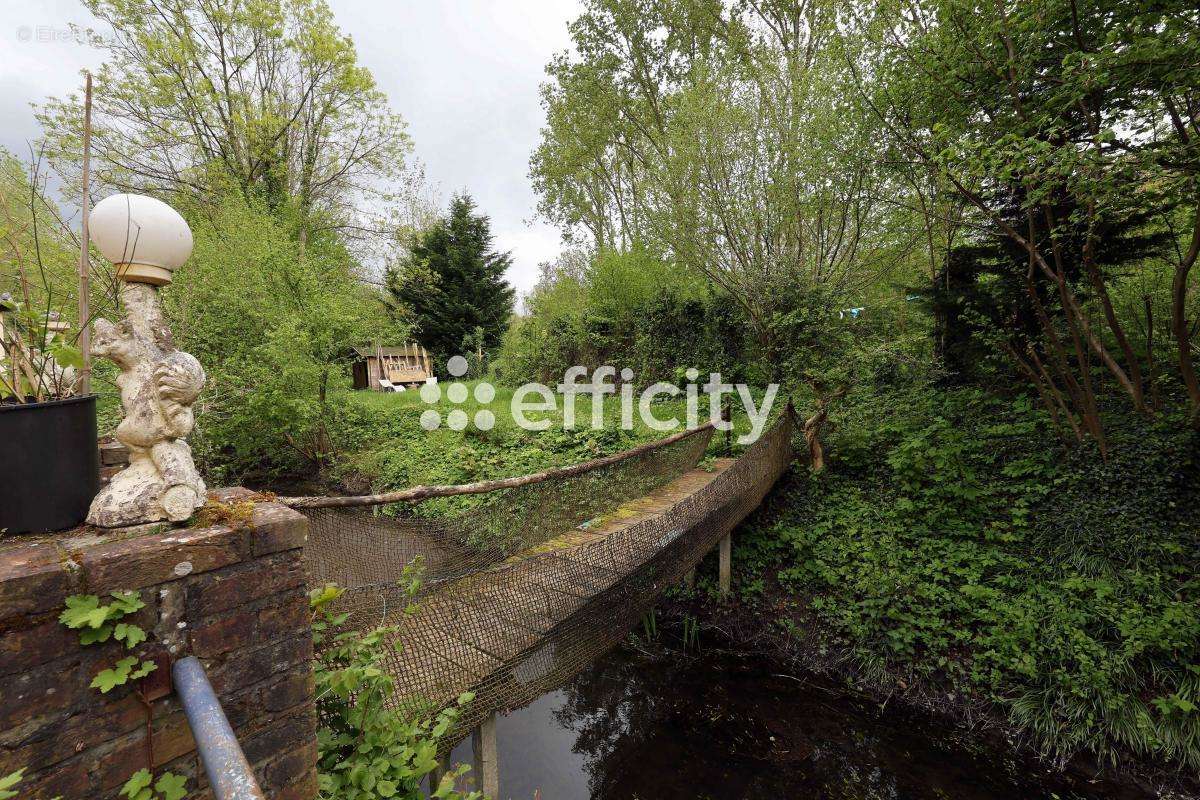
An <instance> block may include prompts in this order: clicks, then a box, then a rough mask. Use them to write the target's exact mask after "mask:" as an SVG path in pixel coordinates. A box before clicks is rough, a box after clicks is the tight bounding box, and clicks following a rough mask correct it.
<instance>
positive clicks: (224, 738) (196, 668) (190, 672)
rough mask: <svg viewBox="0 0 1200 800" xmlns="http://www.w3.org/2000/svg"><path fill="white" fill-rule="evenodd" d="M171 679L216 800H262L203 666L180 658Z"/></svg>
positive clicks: (259, 790) (193, 659)
mask: <svg viewBox="0 0 1200 800" xmlns="http://www.w3.org/2000/svg"><path fill="white" fill-rule="evenodd" d="M171 678H172V679H173V682H174V684H175V691H176V692H177V693H178V694H179V700H180V702H181V703H183V713H184V714H186V715H187V720H188V725H190V726H191V728H192V737H193V738H194V739H195V740H196V749H197V750H198V751H199V752H200V760H201V761H202V762H203V763H204V772H205V774H207V775H208V782H209V785H210V786H211V787H212V791H213V796H214V797H215V798H216V800H266V796H265V795H264V794H263V791H262V789H260V788H259V787H258V781H257V780H255V778H254V772H253V770H251V769H250V762H249V761H247V760H246V754H245V753H243V752H242V746H241V745H239V744H238V740H237V737H236V736H235V735H234V733H233V728H232V727H230V725H229V720H228V719H226V718H225V711H224V710H223V709H222V708H221V701H220V700H218V699H217V695H216V692H214V691H213V688H212V684H211V683H209V682H208V675H206V674H205V672H204V666H203V665H202V664H201V663H200V662H199V660H197V659H196V658H195V656H188V657H187V658H181V659H179V660H178V661H176V662H175V665H174V666H173V667H171Z"/></svg>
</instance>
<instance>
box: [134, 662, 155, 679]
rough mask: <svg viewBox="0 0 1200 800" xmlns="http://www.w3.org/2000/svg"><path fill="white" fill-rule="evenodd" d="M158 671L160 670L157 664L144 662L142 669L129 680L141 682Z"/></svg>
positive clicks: (138, 669) (137, 670)
mask: <svg viewBox="0 0 1200 800" xmlns="http://www.w3.org/2000/svg"><path fill="white" fill-rule="evenodd" d="M156 669H158V664H155V663H154V662H153V661H143V662H142V665H141V666H140V667H138V668H137V669H136V670H135V671H133V672H131V673H130V674H129V680H131V681H136V680H141V679H142V678H144V677H146V676H147V675H149V674H150V673H151V672H154V670H156Z"/></svg>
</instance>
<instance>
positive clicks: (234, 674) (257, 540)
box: [0, 490, 316, 800]
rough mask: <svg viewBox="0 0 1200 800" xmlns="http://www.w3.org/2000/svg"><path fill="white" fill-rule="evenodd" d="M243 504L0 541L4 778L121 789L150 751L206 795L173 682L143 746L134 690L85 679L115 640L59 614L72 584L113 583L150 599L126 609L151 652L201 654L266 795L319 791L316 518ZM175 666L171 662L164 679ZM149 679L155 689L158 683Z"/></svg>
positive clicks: (152, 708)
mask: <svg viewBox="0 0 1200 800" xmlns="http://www.w3.org/2000/svg"><path fill="white" fill-rule="evenodd" d="M220 494H221V499H222V500H224V501H226V502H246V501H247V500H248V498H250V497H252V496H251V495H250V494H249V493H248V492H245V491H244V490H229V491H226V492H223V493H220ZM242 510H245V511H248V510H249V507H248V506H244V507H242ZM247 516H249V519H248V520H246V521H242V522H220V523H218V524H214V525H211V526H209V527H203V528H190V529H178V528H162V527H159V528H156V529H149V530H144V531H142V532H140V533H130V532H125V533H112V532H103V533H101V532H98V531H96V530H94V529H81V530H79V531H75V532H72V533H70V534H65V535H58V536H55V537H39V538H36V539H32V538H29V537H7V538H0V776H3V775H6V774H8V773H9V772H12V771H14V770H16V769H18V768H21V767H25V768H26V772H25V776H26V779H25V780H24V781H23V782H22V783H21V785H20V789H21V790H22V791H21V793H20V795H19V796H20V797H21V798H22V800H25V799H26V798H29V800H33V799H34V798H51V797H54V796H55V795H61V796H62V797H63V798H64V800H75V799H76V798H88V800H92V798H115V797H116V796H117V791H118V790H119V789H120V787H121V785H122V784H123V783H124V782H125V780H126V779H127V778H128V777H129V776H130V775H131V774H133V773H134V772H136V771H137V770H138V769H141V768H143V767H145V766H147V763H148V761H149V760H150V756H151V750H152V751H153V762H154V771H155V773H156V774H157V773H158V772H161V771H162V770H165V769H170V770H172V771H174V772H175V773H177V774H185V775H187V776H189V781H188V788H189V790H190V791H191V797H193V798H207V797H211V793H210V792H208V791H207V788H206V787H207V781H206V780H205V779H204V772H203V769H202V767H201V766H200V764H199V760H198V756H197V755H196V752H195V747H194V743H193V741H192V736H191V733H190V731H189V729H188V725H187V721H186V719H185V717H184V715H183V712H182V710H181V708H180V706H179V703H178V702H177V700H176V698H175V697H174V696H173V694H172V695H168V696H166V697H163V698H160V699H157V700H153V701H152V702H150V703H149V704H148V705H149V730H151V731H152V733H151V734H150V742H149V743H150V745H151V747H147V730H148V723H147V716H148V715H147V704H145V703H144V702H143V700H142V698H141V697H140V696H139V693H138V692H136V691H134V688H133V687H131V686H123V687H118V688H116V689H114V690H113V691H111V692H110V693H108V694H107V695H102V694H100V692H99V690H98V689H92V688H89V686H88V684H89V683H90V682H91V680H92V678H93V677H94V676H95V674H96V673H97V672H99V671H100V670H102V669H104V668H106V667H110V666H112V665H113V663H115V662H116V661H117V660H118V659H119V658H121V657H122V656H123V655H124V650H123V648H122V646H121V645H118V644H116V643H112V642H110V643H107V644H104V645H91V646H89V647H82V646H80V644H79V640H78V634H77V633H76V632H75V631H71V630H68V629H66V628H65V627H63V626H62V625H60V624H59V623H58V621H57V617H58V614H59V612H60V611H61V610H62V608H63V601H64V599H65V598H66V597H67V596H68V595H71V594H96V595H101V596H103V595H105V594H107V593H108V592H110V591H112V590H118V589H119V590H137V591H140V592H141V597H142V600H143V601H144V602H145V603H146V608H144V609H142V610H141V611H140V612H138V614H137V615H136V618H134V619H133V620H132V621H134V622H136V623H137V624H139V625H141V627H142V628H144V629H145V630H146V631H147V633H148V634H149V636H150V641H149V642H147V643H146V644H145V645H143V646H142V648H140V651H144V655H148V656H158V657H162V658H164V659H165V658H166V656H167V653H168V651H173V652H172V655H177V656H182V655H189V654H191V655H195V656H197V657H199V658H200V660H201V661H202V662H203V663H204V666H205V668H206V669H207V671H208V675H209V679H210V680H211V681H212V684H213V688H214V689H215V690H216V692H217V695H218V696H219V697H220V699H221V703H222V705H223V706H224V707H225V713H226V714H227V715H228V717H229V721H230V723H231V724H232V725H233V727H234V730H235V731H236V732H237V736H238V741H240V742H241V744H242V748H243V749H244V750H245V753H246V756H247V757H248V759H249V760H250V762H251V763H252V764H253V765H254V767H255V771H256V773H257V775H258V778H259V781H260V782H261V785H262V788H263V790H264V791H265V793H266V795H267V797H269V798H275V799H276V800H311V798H314V797H315V796H316V772H315V765H316V716H315V711H314V706H313V678H312V665H311V657H312V635H311V630H310V628H309V615H308V603H307V597H306V594H305V588H304V563H303V558H302V553H303V550H302V547H303V545H304V542H305V538H306V536H307V531H308V523H307V521H306V520H305V519H304V517H303V516H301V515H299V514H297V513H296V512H294V511H291V510H290V509H287V508H285V507H283V506H280V505H277V504H273V503H256V504H255V505H254V506H253V511H252V514H247ZM167 675H169V667H167V665H166V661H165V660H164V662H163V666H161V667H160V669H159V671H158V676H157V677H160V678H166V677H167ZM155 677H156V676H153V675H152V676H151V678H150V679H148V680H149V681H152V680H153V679H154V678H155ZM165 683H166V685H167V686H169V680H168V681H165ZM142 688H144V689H145V690H146V691H147V692H149V693H151V694H152V688H151V684H149V683H148V684H146V685H144V686H143V687H142Z"/></svg>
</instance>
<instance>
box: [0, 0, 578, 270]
mask: <svg viewBox="0 0 1200 800" xmlns="http://www.w3.org/2000/svg"><path fill="white" fill-rule="evenodd" d="M329 1H330V5H331V6H332V7H333V11H334V15H335V16H336V18H337V21H338V24H339V25H340V26H341V28H342V30H343V31H345V32H347V33H349V34H350V35H351V36H352V37H353V38H354V43H355V45H356V46H357V48H358V54H359V59H360V60H361V62H362V63H363V64H365V65H366V66H367V67H369V68H370V70H371V72H372V73H374V75H375V78H376V80H378V81H379V85H380V87H381V88H382V89H383V90H384V91H385V92H387V95H388V98H389V99H390V100H391V104H392V107H393V108H394V109H396V110H397V111H399V112H400V114H401V115H403V116H404V118H405V119H406V120H407V121H408V124H409V133H410V134H411V136H412V138H413V143H414V146H415V155H416V156H417V157H418V158H419V159H421V160H422V161H423V162H424V163H425V165H426V171H427V174H428V177H429V180H430V182H431V183H433V184H434V185H436V186H437V187H438V188H439V190H440V193H441V195H442V196H443V198H445V199H447V200H448V199H449V196H450V195H451V194H453V193H454V192H457V191H460V190H464V189H465V190H467V191H469V192H470V193H471V194H472V195H474V197H475V199H476V200H477V201H478V203H479V206H480V208H481V209H482V210H483V211H484V212H485V213H487V214H489V215H490V216H491V218H492V228H493V231H494V232H495V234H496V242H497V246H498V247H499V248H500V249H504V250H511V251H512V254H513V259H514V264H513V267H512V269H511V270H510V271H509V275H508V277H509V280H510V281H511V282H512V283H513V284H514V285H515V286H516V287H517V288H518V289H519V290H520V291H521V292H522V293H524V292H526V291H528V290H529V288H530V287H532V286H533V283H534V281H535V280H536V279H537V265H538V264H539V263H541V262H543V261H547V260H550V259H552V258H553V257H554V256H555V255H556V254H557V253H558V251H559V248H560V245H559V236H558V233H557V231H555V230H554V229H553V228H550V227H549V226H547V225H544V224H542V223H540V222H534V221H533V217H534V206H535V203H536V199H535V197H534V195H533V192H532V190H531V189H530V185H529V178H528V175H527V173H528V171H529V155H530V153H531V152H532V151H533V148H534V147H535V146H536V144H537V136H538V129H539V128H540V127H541V125H542V121H543V115H542V109H541V106H540V105H539V103H538V85H539V84H540V83H541V82H542V80H543V78H544V71H543V70H544V67H545V65H546V63H547V62H548V61H549V60H550V57H551V56H552V55H553V54H554V53H555V52H557V51H559V50H563V49H565V48H566V47H567V46H568V44H569V37H568V33H567V23H568V22H569V21H570V20H571V19H572V18H573V17H574V16H575V15H576V14H577V13H578V11H579V4H578V3H577V2H575V0H329ZM89 19H90V17H89V15H88V14H87V12H86V11H85V10H84V9H83V7H82V6H81V5H80V4H79V3H78V2H77V0H0V145H3V146H4V147H7V148H8V149H9V150H12V151H13V152H15V153H17V154H18V155H24V154H25V153H26V152H27V150H26V142H27V141H28V140H31V139H33V138H36V137H37V135H38V126H37V121H36V120H35V119H34V118H33V112H32V110H31V109H30V106H29V104H30V102H33V101H41V100H42V99H44V98H45V97H48V96H51V95H61V94H65V93H67V92H69V91H71V90H72V89H73V88H76V87H78V86H79V85H81V79H80V76H79V71H80V70H81V69H84V68H85V67H93V68H94V67H95V66H96V64H98V63H99V61H100V57H99V54H98V53H96V52H93V51H90V50H88V48H86V47H84V46H83V45H80V44H78V43H76V42H75V41H74V40H73V38H72V37H71V36H70V35H69V31H68V30H67V23H69V22H76V23H81V24H85V25H86V24H87V23H88V22H89ZM531 223H532V224H531Z"/></svg>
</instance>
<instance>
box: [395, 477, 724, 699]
mask: <svg viewBox="0 0 1200 800" xmlns="http://www.w3.org/2000/svg"><path fill="white" fill-rule="evenodd" d="M733 463H734V461H733V459H717V460H716V461H715V462H712V463H711V464H709V465H708V466H707V468H697V469H692V470H690V471H688V472H686V473H684V474H683V475H681V476H680V477H679V478H677V479H675V480H673V481H671V482H669V483H667V484H665V485H663V486H662V487H660V488H659V489H657V490H655V491H653V492H651V493H650V494H648V495H646V496H644V497H639V498H637V499H636V500H632V501H629V502H627V503H624V504H622V505H621V506H619V507H617V508H616V509H614V510H613V511H612V512H610V513H608V514H605V515H604V516H602V517H598V518H596V519H592V520H589V521H588V522H586V523H584V524H582V525H580V526H579V527H577V528H575V529H574V530H572V531H570V532H569V533H566V534H563V535H561V536H558V537H556V538H554V539H551V540H549V541H547V542H545V543H543V544H541V545H539V546H537V547H535V548H532V549H530V550H528V551H525V552H523V553H520V554H518V555H516V556H513V557H512V558H510V559H508V560H507V561H505V562H503V563H501V564H499V565H497V566H496V567H493V568H492V569H490V570H485V571H482V572H479V573H476V574H473V575H471V576H468V577H465V578H462V579H459V580H456V581H453V582H451V583H447V584H445V585H444V586H442V587H440V588H439V589H438V590H437V591H435V592H433V593H432V594H431V595H429V596H427V597H425V598H423V599H422V601H421V603H420V606H419V608H418V610H417V612H416V613H415V614H413V615H411V616H409V617H405V618H404V619H403V620H402V621H400V622H399V633H398V634H397V636H396V638H397V640H398V641H397V642H396V644H397V645H399V646H401V647H402V648H403V650H402V651H400V653H399V655H398V657H397V658H396V659H395V661H394V662H393V663H392V664H391V665H390V666H391V670H390V671H391V673H392V674H393V676H394V677H395V678H396V681H397V688H398V698H397V699H398V700H399V702H400V703H401V704H404V705H408V704H413V705H420V706H431V707H440V706H443V705H446V704H448V703H450V702H452V701H453V700H454V699H455V698H457V697H458V696H459V695H460V694H461V693H462V692H464V691H467V690H469V689H471V688H472V687H476V686H479V685H481V684H484V683H487V682H488V681H489V680H491V679H493V678H497V675H496V674H497V673H499V672H502V671H504V670H506V669H507V670H508V671H509V672H515V671H516V670H514V668H513V660H514V659H516V658H518V657H519V656H521V655H522V654H523V653H529V652H533V651H536V650H537V647H538V645H539V642H541V641H542V639H543V638H544V637H545V636H546V634H547V633H549V632H550V631H551V630H553V629H554V628H555V627H557V626H558V625H560V624H562V623H563V622H565V621H567V620H569V619H570V618H571V616H572V615H573V614H575V613H576V612H578V611H580V610H581V609H583V608H584V606H585V605H587V603H588V602H589V601H591V600H592V599H594V598H596V597H597V596H599V595H602V594H603V593H604V592H606V591H607V590H608V589H610V588H612V587H613V586H614V585H615V584H617V583H619V582H620V581H621V580H622V579H623V578H625V577H626V576H627V575H628V574H630V573H631V572H633V571H634V570H635V569H637V568H638V567H639V566H641V563H640V562H638V563H635V562H632V561H630V560H629V559H628V557H622V554H621V553H620V552H617V551H615V550H614V549H612V548H605V547H603V546H595V545H598V544H599V545H602V544H603V542H604V541H605V540H607V539H608V538H609V537H611V536H612V535H613V534H615V533H617V532H619V531H621V530H624V529H626V528H629V527H630V526H633V525H636V524H638V523H640V522H644V521H646V520H650V519H653V518H655V517H661V516H665V515H668V514H670V513H671V512H672V510H673V509H674V508H675V507H676V506H677V505H678V504H679V503H681V502H683V501H684V500H686V499H687V498H689V497H691V496H692V495H693V494H695V493H696V492H698V491H700V490H701V489H703V488H704V487H706V486H708V485H709V484H710V483H711V482H712V481H713V480H714V479H715V478H716V477H717V476H718V475H720V474H721V473H722V472H723V471H724V470H726V469H728V468H729V467H730V466H731V465H732V464H733ZM647 557H650V556H649V555H648V556H647ZM517 569H520V572H521V574H520V578H519V582H518V585H519V587H520V588H519V590H514V586H513V584H514V580H515V577H514V576H511V575H509V574H508V573H512V572H513V571H515V570H517ZM516 679H517V680H520V676H519V675H518V676H517V677H516Z"/></svg>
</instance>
